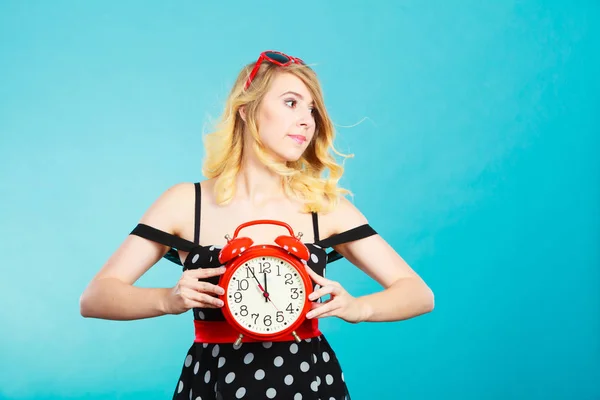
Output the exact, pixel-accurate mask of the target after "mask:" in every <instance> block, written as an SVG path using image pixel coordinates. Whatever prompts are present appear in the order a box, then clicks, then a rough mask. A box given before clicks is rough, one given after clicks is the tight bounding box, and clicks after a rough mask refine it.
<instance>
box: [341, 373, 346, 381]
mask: <svg viewBox="0 0 600 400" xmlns="http://www.w3.org/2000/svg"><path fill="white" fill-rule="evenodd" d="M342 381H344V373H343V372H342ZM344 382H346V381H344Z"/></svg>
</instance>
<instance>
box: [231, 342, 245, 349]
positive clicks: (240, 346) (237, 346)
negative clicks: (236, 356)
mask: <svg viewBox="0 0 600 400" xmlns="http://www.w3.org/2000/svg"><path fill="white" fill-rule="evenodd" d="M242 345H243V343H240V344H234V345H233V349H234V350H239V349H241V348H242Z"/></svg>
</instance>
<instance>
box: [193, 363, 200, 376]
mask: <svg viewBox="0 0 600 400" xmlns="http://www.w3.org/2000/svg"><path fill="white" fill-rule="evenodd" d="M199 369H200V361H196V365H194V375H196V374H197V373H198V370H199Z"/></svg>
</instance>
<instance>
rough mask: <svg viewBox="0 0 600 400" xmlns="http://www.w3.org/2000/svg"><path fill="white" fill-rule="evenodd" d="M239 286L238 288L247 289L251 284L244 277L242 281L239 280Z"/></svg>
mask: <svg viewBox="0 0 600 400" xmlns="http://www.w3.org/2000/svg"><path fill="white" fill-rule="evenodd" d="M237 285H238V288H237V290H247V289H248V287H249V286H250V284H249V283H248V281H247V280H246V279H242V280H241V281H237Z"/></svg>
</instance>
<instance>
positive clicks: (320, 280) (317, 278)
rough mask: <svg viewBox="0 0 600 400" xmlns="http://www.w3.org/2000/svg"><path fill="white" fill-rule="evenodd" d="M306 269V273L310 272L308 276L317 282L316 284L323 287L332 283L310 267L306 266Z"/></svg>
mask: <svg viewBox="0 0 600 400" xmlns="http://www.w3.org/2000/svg"><path fill="white" fill-rule="evenodd" d="M304 268H306V271H307V272H308V275H309V276H310V277H311V278H312V280H313V281H315V282H316V283H318V284H319V285H321V286H326V285H327V284H329V283H331V282H332V281H330V280H329V279H325V278H324V277H322V276H321V275H319V274H317V273H316V272H315V271H313V269H312V268H311V267H309V266H308V265H305V266H304Z"/></svg>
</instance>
